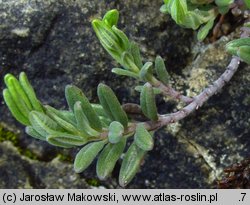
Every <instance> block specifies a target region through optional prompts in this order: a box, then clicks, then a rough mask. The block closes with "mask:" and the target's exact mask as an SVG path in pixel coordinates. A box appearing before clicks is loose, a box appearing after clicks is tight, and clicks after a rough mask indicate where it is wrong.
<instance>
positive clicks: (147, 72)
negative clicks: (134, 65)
mask: <svg viewBox="0 0 250 205" xmlns="http://www.w3.org/2000/svg"><path fill="white" fill-rule="evenodd" d="M152 66H153V63H151V62H147V63H145V64H144V65H143V67H142V68H141V70H140V73H139V76H140V79H141V80H143V81H146V82H151V81H152V78H153V70H152Z"/></svg>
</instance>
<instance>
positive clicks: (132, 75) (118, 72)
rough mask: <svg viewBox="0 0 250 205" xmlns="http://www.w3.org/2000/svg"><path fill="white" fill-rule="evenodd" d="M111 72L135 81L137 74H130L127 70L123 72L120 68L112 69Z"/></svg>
mask: <svg viewBox="0 0 250 205" xmlns="http://www.w3.org/2000/svg"><path fill="white" fill-rule="evenodd" d="M112 72H113V73H115V74H117V75H125V76H129V77H133V78H135V79H138V74H137V73H134V72H131V71H128V70H124V69H121V68H113V69H112Z"/></svg>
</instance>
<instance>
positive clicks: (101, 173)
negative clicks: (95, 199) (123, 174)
mask: <svg viewBox="0 0 250 205" xmlns="http://www.w3.org/2000/svg"><path fill="white" fill-rule="evenodd" d="M125 146H126V139H125V138H124V139H123V140H121V141H120V142H119V143H117V144H110V143H109V144H107V145H106V146H105V148H104V149H103V150H102V152H101V154H100V156H99V157H98V160H97V165H96V173H97V176H98V178H99V179H100V180H105V179H106V178H107V177H108V176H109V175H110V174H111V173H112V171H113V169H114V167H115V164H116V162H117V160H118V159H119V158H120V156H121V154H122V153H123V150H124V148H125Z"/></svg>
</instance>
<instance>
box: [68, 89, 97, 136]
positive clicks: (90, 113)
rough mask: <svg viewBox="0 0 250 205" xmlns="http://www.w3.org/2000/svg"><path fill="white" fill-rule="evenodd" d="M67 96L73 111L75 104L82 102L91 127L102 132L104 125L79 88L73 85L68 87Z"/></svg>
mask: <svg viewBox="0 0 250 205" xmlns="http://www.w3.org/2000/svg"><path fill="white" fill-rule="evenodd" d="M65 96H66V99H67V102H68V104H69V107H70V108H71V110H74V105H75V103H76V102H77V101H80V102H81V106H82V110H83V112H84V115H85V116H86V117H87V119H88V121H89V124H90V126H91V127H92V128H93V129H95V130H97V131H101V130H102V124H101V121H100V119H99V118H98V115H97V114H96V112H95V111H94V109H93V108H92V106H91V104H90V103H89V100H88V98H87V97H86V96H85V95H84V94H83V92H82V91H81V90H80V89H79V88H77V87H76V86H73V85H67V86H66V88H65Z"/></svg>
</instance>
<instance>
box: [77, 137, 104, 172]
mask: <svg viewBox="0 0 250 205" xmlns="http://www.w3.org/2000/svg"><path fill="white" fill-rule="evenodd" d="M105 144H106V142H105V141H99V142H91V143H89V144H87V145H86V146H84V147H83V148H82V149H81V150H80V151H79V152H78V153H77V155H76V158H75V161H74V170H75V172H77V173H81V172H83V171H84V170H85V169H86V168H87V167H88V166H89V165H90V164H91V163H92V162H93V160H94V159H95V157H96V156H97V155H98V153H99V152H100V151H101V150H102V148H103V146H104V145H105Z"/></svg>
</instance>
